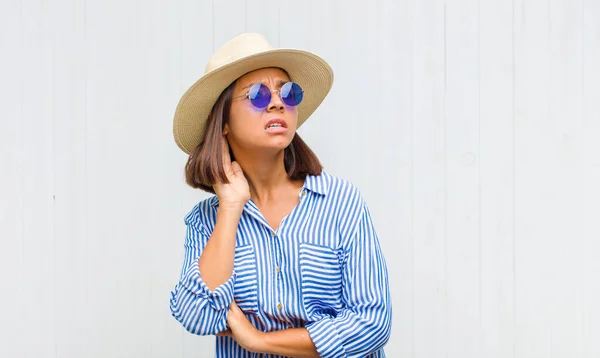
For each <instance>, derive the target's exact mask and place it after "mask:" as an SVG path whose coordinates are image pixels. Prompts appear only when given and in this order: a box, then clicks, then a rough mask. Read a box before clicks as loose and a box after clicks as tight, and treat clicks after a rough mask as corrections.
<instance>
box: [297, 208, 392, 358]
mask: <svg viewBox="0 0 600 358" xmlns="http://www.w3.org/2000/svg"><path fill="white" fill-rule="evenodd" d="M345 254H346V261H345V263H344V266H343V271H342V277H343V299H344V303H345V308H344V309H343V310H342V311H340V312H338V314H337V315H336V316H335V317H330V318H326V319H323V320H320V321H317V322H312V323H309V324H307V325H306V329H307V330H308V333H309V335H310V337H311V339H312V341H313V343H314V345H315V346H316V348H317V351H318V352H319V354H320V355H321V356H322V357H365V356H367V355H368V354H370V353H372V352H374V351H376V350H378V349H380V348H381V347H383V346H384V345H385V344H386V343H387V341H388V339H389V337H390V331H391V318H392V307H391V301H390V295H389V283H388V274H387V267H386V264H385V259H384V257H383V253H382V252H381V247H380V246H379V240H378V238H377V234H376V233H375V228H374V227H373V223H372V220H371V216H370V214H369V211H368V209H367V207H366V205H364V204H363V209H362V215H361V219H360V222H359V224H358V227H357V229H356V232H355V235H354V236H353V238H352V241H351V242H349V243H348V245H347V247H346V249H345Z"/></svg>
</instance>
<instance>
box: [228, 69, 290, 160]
mask: <svg viewBox="0 0 600 358" xmlns="http://www.w3.org/2000/svg"><path fill="white" fill-rule="evenodd" d="M289 81H290V79H289V77H288V75H287V74H286V73H285V72H284V71H283V70H281V69H279V68H263V69H260V70H256V71H252V72H249V73H247V74H245V75H244V76H242V77H240V78H239V79H238V80H237V82H236V84H235V88H234V94H233V98H234V99H233V101H232V103H231V109H230V112H229V123H227V124H226V125H225V130H224V134H226V135H227V140H228V141H229V145H230V147H231V148H232V149H233V151H234V152H237V151H238V150H257V149H272V150H277V151H280V150H282V149H285V148H286V147H287V146H288V145H289V144H290V143H291V142H292V139H293V138H294V134H295V132H296V125H297V122H298V107H297V106H289V105H287V104H286V103H284V102H283V101H282V100H281V97H280V95H279V92H271V102H270V103H269V104H268V105H267V106H266V107H265V108H257V107H255V106H254V105H252V103H251V102H250V100H249V99H248V97H246V96H245V95H246V94H247V93H248V91H249V90H250V87H251V86H252V85H254V84H256V83H262V84H265V85H266V86H267V87H269V89H270V90H271V91H274V90H279V89H281V86H282V85H283V84H285V83H286V82H289Z"/></svg>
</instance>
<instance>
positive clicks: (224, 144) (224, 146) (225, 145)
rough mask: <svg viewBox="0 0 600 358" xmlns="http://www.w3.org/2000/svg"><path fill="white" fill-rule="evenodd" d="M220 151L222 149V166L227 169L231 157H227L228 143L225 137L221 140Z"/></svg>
mask: <svg viewBox="0 0 600 358" xmlns="http://www.w3.org/2000/svg"><path fill="white" fill-rule="evenodd" d="M222 149H223V166H224V167H226V168H227V167H229V166H230V165H231V156H230V155H229V143H228V142H227V137H225V136H223V140H222Z"/></svg>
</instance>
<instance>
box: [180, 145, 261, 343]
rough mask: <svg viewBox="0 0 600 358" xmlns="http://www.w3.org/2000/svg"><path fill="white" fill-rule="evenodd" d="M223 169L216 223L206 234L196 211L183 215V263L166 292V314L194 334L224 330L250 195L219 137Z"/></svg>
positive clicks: (241, 175)
mask: <svg viewBox="0 0 600 358" xmlns="http://www.w3.org/2000/svg"><path fill="white" fill-rule="evenodd" d="M222 151H223V152H222V153H223V170H224V172H225V175H226V176H227V183H222V182H218V183H215V184H214V185H213V188H214V190H215V193H216V194H217V197H218V198H219V209H218V210H219V211H218V213H217V222H216V224H215V228H214V230H213V232H212V235H211V236H210V239H209V237H208V233H207V232H206V229H205V228H204V225H202V222H201V220H200V219H199V214H198V213H195V215H188V217H187V218H186V223H187V224H188V230H187V237H186V245H185V247H186V250H185V262H184V267H183V270H182V274H181V279H180V280H179V283H178V284H177V286H175V289H174V290H173V292H172V293H171V312H172V314H173V316H174V317H175V318H176V319H177V320H178V321H179V322H181V324H182V325H183V326H184V327H185V329H187V330H188V331H190V332H191V333H194V334H199V335H209V334H217V333H219V332H221V331H224V330H225V329H226V328H227V308H228V306H229V305H230V304H231V302H232V301H233V284H234V280H235V272H234V271H233V260H234V256H235V238H236V232H237V227H238V224H239V221H240V217H241V215H242V210H243V208H244V205H245V203H246V202H247V201H248V200H249V199H250V191H249V187H248V182H247V181H246V178H245V176H244V172H243V171H242V168H241V167H240V166H239V164H238V163H236V162H231V158H230V156H229V145H228V143H227V139H226V138H225V137H223V138H222Z"/></svg>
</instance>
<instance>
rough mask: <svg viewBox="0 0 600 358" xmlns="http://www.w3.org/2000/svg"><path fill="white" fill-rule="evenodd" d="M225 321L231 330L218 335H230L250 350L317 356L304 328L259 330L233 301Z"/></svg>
mask: <svg viewBox="0 0 600 358" xmlns="http://www.w3.org/2000/svg"><path fill="white" fill-rule="evenodd" d="M227 322H228V323H229V327H231V330H228V331H226V332H223V333H221V334H219V335H228V336H232V337H233V338H234V339H235V341H236V342H237V343H238V344H239V345H241V346H242V347H244V348H245V349H247V350H249V351H251V352H256V353H268V354H274V355H283V356H293V357H319V353H317V350H316V349H315V345H314V344H313V342H312V340H311V339H310V336H309V335H308V331H307V330H306V329H305V328H290V329H286V330H282V331H274V332H268V333H267V332H261V331H259V330H257V329H256V328H254V326H253V325H252V323H250V321H248V319H247V318H246V316H245V315H244V312H242V310H240V309H239V307H238V306H237V305H236V303H235V301H234V302H232V303H231V306H230V308H229V314H228V315H227Z"/></svg>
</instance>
